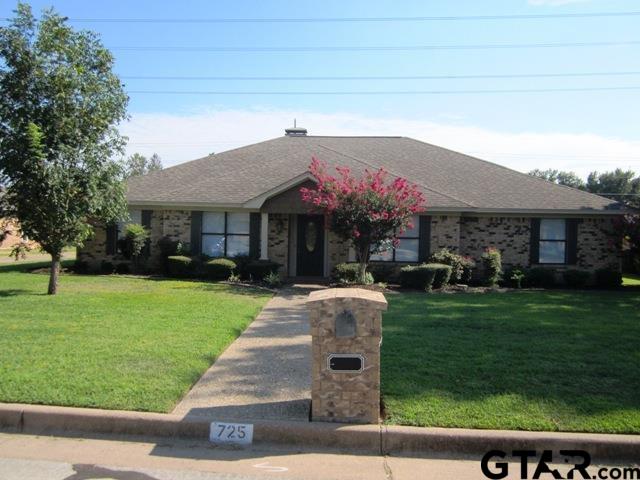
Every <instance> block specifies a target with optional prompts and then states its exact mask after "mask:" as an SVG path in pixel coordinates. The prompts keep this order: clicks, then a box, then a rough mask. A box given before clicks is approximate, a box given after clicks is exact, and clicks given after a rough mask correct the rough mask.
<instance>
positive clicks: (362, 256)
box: [356, 245, 371, 285]
mask: <svg viewBox="0 0 640 480" xmlns="http://www.w3.org/2000/svg"><path fill="white" fill-rule="evenodd" d="M370 248H371V247H370V246H369V245H366V246H365V247H364V248H362V250H359V251H356V255H357V260H358V263H359V264H360V265H359V267H358V278H357V280H358V283H359V284H361V285H365V284H366V283H367V282H366V275H367V266H368V265H369V255H370V254H369V250H370Z"/></svg>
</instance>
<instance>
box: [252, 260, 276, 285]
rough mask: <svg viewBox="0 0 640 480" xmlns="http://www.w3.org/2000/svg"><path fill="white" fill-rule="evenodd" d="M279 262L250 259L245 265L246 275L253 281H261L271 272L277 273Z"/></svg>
mask: <svg viewBox="0 0 640 480" xmlns="http://www.w3.org/2000/svg"><path fill="white" fill-rule="evenodd" d="M279 269H280V264H279V263H276V262H272V261H271V260H252V261H251V262H249V263H248V264H247V266H246V270H247V275H248V276H249V277H250V278H251V279H252V280H254V281H262V280H263V279H264V277H266V276H267V275H269V274H270V273H272V272H275V273H278V270H279Z"/></svg>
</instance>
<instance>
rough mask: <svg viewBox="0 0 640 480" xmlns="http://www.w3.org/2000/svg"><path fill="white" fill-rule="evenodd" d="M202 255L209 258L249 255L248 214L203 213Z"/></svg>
mask: <svg viewBox="0 0 640 480" xmlns="http://www.w3.org/2000/svg"><path fill="white" fill-rule="evenodd" d="M202 253H204V254H205V255H209V256H210V257H237V256H238V255H249V214H248V213H229V212H203V214H202Z"/></svg>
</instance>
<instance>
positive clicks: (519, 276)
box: [504, 267, 527, 288]
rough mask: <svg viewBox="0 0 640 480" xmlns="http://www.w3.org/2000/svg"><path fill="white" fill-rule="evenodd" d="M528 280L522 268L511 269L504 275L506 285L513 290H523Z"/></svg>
mask: <svg viewBox="0 0 640 480" xmlns="http://www.w3.org/2000/svg"><path fill="white" fill-rule="evenodd" d="M526 278H527V274H526V273H525V270H524V269H523V268H522V267H511V268H509V269H507V271H506V272H505V275H504V279H505V285H507V286H508V287H512V288H522V284H523V282H524V281H525V280H526Z"/></svg>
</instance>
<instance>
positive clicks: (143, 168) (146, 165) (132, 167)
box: [125, 153, 162, 177]
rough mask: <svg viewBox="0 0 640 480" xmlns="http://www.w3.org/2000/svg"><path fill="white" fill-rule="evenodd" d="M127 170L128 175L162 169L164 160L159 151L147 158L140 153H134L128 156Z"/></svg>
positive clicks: (135, 175)
mask: <svg viewBox="0 0 640 480" xmlns="http://www.w3.org/2000/svg"><path fill="white" fill-rule="evenodd" d="M125 170H126V175H127V177H137V176H139V175H145V174H147V173H149V172H155V171H158V170H162V160H161V159H160V156H159V155H158V154H157V153H154V154H153V155H151V157H150V158H147V157H145V156H144V155H141V154H140V153H134V154H133V155H131V156H130V157H129V158H127V160H126V165H125Z"/></svg>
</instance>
